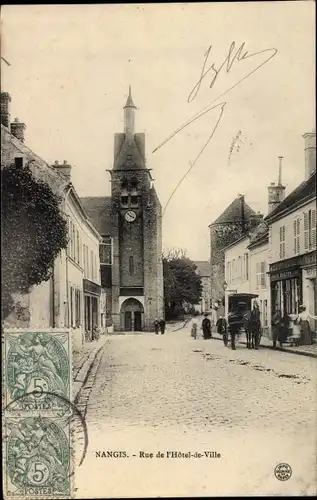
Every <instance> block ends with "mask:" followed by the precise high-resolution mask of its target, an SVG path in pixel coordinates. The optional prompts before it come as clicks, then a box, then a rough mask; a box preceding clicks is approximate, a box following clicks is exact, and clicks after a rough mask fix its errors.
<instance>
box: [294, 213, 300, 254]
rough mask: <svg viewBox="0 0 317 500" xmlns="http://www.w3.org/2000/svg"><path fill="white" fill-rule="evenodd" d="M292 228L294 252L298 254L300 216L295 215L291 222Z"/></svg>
mask: <svg viewBox="0 0 317 500" xmlns="http://www.w3.org/2000/svg"><path fill="white" fill-rule="evenodd" d="M293 230H294V254H295V255H298V254H299V253H300V218H299V217H296V219H294V222H293Z"/></svg>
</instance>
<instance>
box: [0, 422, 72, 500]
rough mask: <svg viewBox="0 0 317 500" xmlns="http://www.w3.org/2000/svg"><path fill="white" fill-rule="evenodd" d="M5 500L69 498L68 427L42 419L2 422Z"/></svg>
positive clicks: (69, 456) (69, 439) (70, 466)
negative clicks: (11, 499)
mask: <svg viewBox="0 0 317 500" xmlns="http://www.w3.org/2000/svg"><path fill="white" fill-rule="evenodd" d="M3 432H4V438H5V439H4V445H5V450H4V460H5V469H4V470H5V486H6V487H5V490H6V497H5V498H16V497H22V498H23V497H25V498H45V499H49V498H70V497H71V483H72V463H71V461H72V453H71V446H70V444H71V438H70V436H71V433H70V424H69V422H67V420H66V419H65V420H64V421H61V419H60V418H57V419H52V418H45V417H42V416H37V417H36V416H32V417H31V416H30V417H26V418H24V417H20V418H18V417H12V418H10V417H6V418H5V421H4V429H3Z"/></svg>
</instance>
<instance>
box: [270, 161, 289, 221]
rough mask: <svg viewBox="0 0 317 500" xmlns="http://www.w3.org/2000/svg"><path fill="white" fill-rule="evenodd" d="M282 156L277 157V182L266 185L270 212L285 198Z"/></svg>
mask: <svg viewBox="0 0 317 500" xmlns="http://www.w3.org/2000/svg"><path fill="white" fill-rule="evenodd" d="M282 168H283V156H279V157H278V183H277V184H275V182H271V184H270V185H269V186H268V188H267V189H268V213H270V212H272V210H274V208H275V207H277V205H279V204H280V203H281V201H283V200H284V198H285V186H283V184H282Z"/></svg>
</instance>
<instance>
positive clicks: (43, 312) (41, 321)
mask: <svg viewBox="0 0 317 500" xmlns="http://www.w3.org/2000/svg"><path fill="white" fill-rule="evenodd" d="M52 305H53V301H52V280H48V281H43V283H41V284H40V285H38V286H34V287H33V289H32V291H31V293H30V305H29V308H30V309H29V310H30V325H31V326H37V327H42V328H49V327H52V326H53V309H52Z"/></svg>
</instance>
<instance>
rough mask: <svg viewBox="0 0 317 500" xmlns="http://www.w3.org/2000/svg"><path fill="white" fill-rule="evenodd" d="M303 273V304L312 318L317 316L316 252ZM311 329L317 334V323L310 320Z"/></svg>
mask: <svg viewBox="0 0 317 500" xmlns="http://www.w3.org/2000/svg"><path fill="white" fill-rule="evenodd" d="M302 272H303V304H304V305H305V306H306V310H307V312H308V313H309V314H311V315H312V316H317V272H316V252H313V255H312V259H311V262H308V263H307V265H305V266H304V267H303V269H302ZM310 327H311V329H312V330H313V331H314V332H316V331H317V322H316V320H313V319H312V318H311V319H310Z"/></svg>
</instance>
